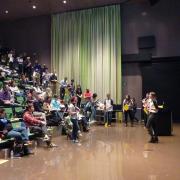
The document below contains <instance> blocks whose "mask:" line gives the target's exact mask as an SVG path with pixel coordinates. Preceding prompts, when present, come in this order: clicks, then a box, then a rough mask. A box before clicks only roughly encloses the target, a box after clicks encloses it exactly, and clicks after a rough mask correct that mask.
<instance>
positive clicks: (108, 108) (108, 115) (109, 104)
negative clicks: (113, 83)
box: [104, 94, 113, 127]
mask: <svg viewBox="0 0 180 180" xmlns="http://www.w3.org/2000/svg"><path fill="white" fill-rule="evenodd" d="M104 111H105V127H108V126H109V127H110V126H111V121H112V111H113V100H112V99H111V95H110V94H107V98H106V99H105V101H104Z"/></svg>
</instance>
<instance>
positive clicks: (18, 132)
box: [0, 108, 33, 157]
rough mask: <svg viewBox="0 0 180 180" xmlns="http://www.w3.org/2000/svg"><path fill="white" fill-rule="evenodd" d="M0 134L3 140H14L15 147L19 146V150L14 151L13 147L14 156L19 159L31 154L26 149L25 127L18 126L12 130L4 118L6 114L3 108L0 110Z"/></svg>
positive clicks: (26, 135) (27, 140) (27, 142)
mask: <svg viewBox="0 0 180 180" xmlns="http://www.w3.org/2000/svg"><path fill="white" fill-rule="evenodd" d="M0 134H1V137H2V138H3V139H6V138H14V139H15V142H16V143H15V145H16V146H18V145H19V144H20V145H21V147H22V148H21V149H19V148H18V149H16V148H15V147H16V146H14V148H13V151H14V156H15V157H21V156H23V155H29V154H33V152H31V151H30V150H29V148H28V146H27V145H28V144H29V136H28V132H27V129H26V127H23V126H20V127H18V128H13V126H12V124H11V122H10V121H9V120H8V119H7V118H6V113H5V110H4V109H3V108H0Z"/></svg>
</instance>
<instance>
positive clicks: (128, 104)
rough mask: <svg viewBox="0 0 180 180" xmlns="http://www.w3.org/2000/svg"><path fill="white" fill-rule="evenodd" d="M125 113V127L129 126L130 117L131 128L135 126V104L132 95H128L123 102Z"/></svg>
mask: <svg viewBox="0 0 180 180" xmlns="http://www.w3.org/2000/svg"><path fill="white" fill-rule="evenodd" d="M123 113H124V116H125V125H126V127H127V125H128V116H129V118H130V121H131V126H133V121H134V117H133V104H132V100H131V97H130V95H126V97H125V99H124V100H123Z"/></svg>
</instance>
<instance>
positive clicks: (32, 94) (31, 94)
mask: <svg viewBox="0 0 180 180" xmlns="http://www.w3.org/2000/svg"><path fill="white" fill-rule="evenodd" d="M35 96H36V92H35V90H34V89H30V90H29V92H28V93H27V102H31V103H33V102H34V100H35V99H36V98H35Z"/></svg>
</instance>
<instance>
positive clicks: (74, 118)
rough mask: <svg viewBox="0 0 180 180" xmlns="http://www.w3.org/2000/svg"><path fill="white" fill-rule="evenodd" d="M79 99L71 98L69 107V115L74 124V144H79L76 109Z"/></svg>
mask: <svg viewBox="0 0 180 180" xmlns="http://www.w3.org/2000/svg"><path fill="white" fill-rule="evenodd" d="M76 103H77V98H76V97H75V96H73V97H71V102H70V104H69V106H68V111H69V115H70V117H71V122H72V124H73V131H72V140H73V142H74V143H78V130H79V126H78V119H77V113H78V112H77V109H76Z"/></svg>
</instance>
